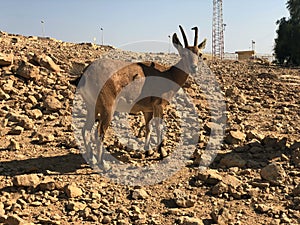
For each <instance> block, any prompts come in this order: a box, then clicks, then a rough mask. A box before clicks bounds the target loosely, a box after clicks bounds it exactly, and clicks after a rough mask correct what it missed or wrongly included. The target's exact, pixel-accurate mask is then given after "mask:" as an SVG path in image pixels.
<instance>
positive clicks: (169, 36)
mask: <svg viewBox="0 0 300 225" xmlns="http://www.w3.org/2000/svg"><path fill="white" fill-rule="evenodd" d="M168 38H169V51H168V52H169V54H170V53H171V35H168Z"/></svg>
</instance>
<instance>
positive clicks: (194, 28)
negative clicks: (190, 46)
mask: <svg viewBox="0 0 300 225" xmlns="http://www.w3.org/2000/svg"><path fill="white" fill-rule="evenodd" d="M192 30H195V40H194V46H197V45H198V27H193V28H192Z"/></svg>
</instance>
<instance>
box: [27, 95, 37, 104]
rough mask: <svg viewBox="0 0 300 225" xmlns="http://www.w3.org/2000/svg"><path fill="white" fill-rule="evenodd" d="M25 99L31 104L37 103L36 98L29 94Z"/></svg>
mask: <svg viewBox="0 0 300 225" xmlns="http://www.w3.org/2000/svg"><path fill="white" fill-rule="evenodd" d="M27 101H28V102H29V103H31V104H33V105H36V104H37V103H38V101H37V100H36V98H35V97H34V96H33V95H29V96H28V97H27Z"/></svg>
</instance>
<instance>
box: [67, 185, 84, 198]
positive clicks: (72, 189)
mask: <svg viewBox="0 0 300 225" xmlns="http://www.w3.org/2000/svg"><path fill="white" fill-rule="evenodd" d="M65 193H66V195H67V196H68V197H69V198H76V197H80V196H81V195H82V194H83V192H82V190H81V188H79V187H77V186H76V184H74V183H72V184H68V185H66V187H65Z"/></svg>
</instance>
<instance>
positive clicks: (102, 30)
mask: <svg viewBox="0 0 300 225" xmlns="http://www.w3.org/2000/svg"><path fill="white" fill-rule="evenodd" d="M100 30H101V34H102V35H101V40H102V45H103V43H104V29H103V28H102V27H101V28H100Z"/></svg>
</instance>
